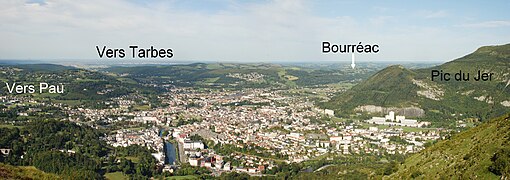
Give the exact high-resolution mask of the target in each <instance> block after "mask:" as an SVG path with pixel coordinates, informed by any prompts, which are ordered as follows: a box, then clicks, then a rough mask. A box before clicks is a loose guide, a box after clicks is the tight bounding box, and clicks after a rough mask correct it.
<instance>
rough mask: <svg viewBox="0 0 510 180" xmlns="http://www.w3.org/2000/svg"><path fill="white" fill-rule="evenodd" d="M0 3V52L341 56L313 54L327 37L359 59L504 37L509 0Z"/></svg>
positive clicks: (468, 47)
mask: <svg viewBox="0 0 510 180" xmlns="http://www.w3.org/2000/svg"><path fill="white" fill-rule="evenodd" d="M0 7H2V8H1V10H0V23H1V24H2V26H0V38H1V39H2V40H3V41H2V43H0V59H15V60H22V59H25V60H33V59H36V60H37V59H46V60H56V61H65V60H79V61H83V60H85V59H89V60H91V61H95V60H94V59H99V57H98V54H97V52H96V48H95V46H103V45H106V46H108V47H111V48H125V49H127V48H128V46H129V45H139V46H140V47H141V48H148V47H150V46H151V45H152V46H154V47H155V48H172V49H173V51H174V57H172V58H171V59H169V60H166V61H187V62H197V61H200V62H203V61H207V62H210V61H221V62H239V63H244V62H268V63H271V62H278V61H289V62H303V61H312V62H316V61H321V62H322V61H332V62H336V61H340V62H348V61H350V54H322V52H321V43H322V42H323V41H329V42H331V43H334V44H358V43H359V42H362V43H363V44H378V45H379V46H380V52H379V53H377V54H360V55H358V56H357V57H356V59H357V60H359V62H363V61H384V60H386V61H387V60H391V61H427V62H428V61H434V62H435V61H438V62H447V61H451V60H453V59H456V58H459V57H462V56H464V55H466V54H469V53H471V52H473V51H475V50H476V49H477V48H478V47H480V46H486V45H501V44H507V43H509V42H510V11H508V8H507V7H510V2H508V1H490V2H478V1H463V2H462V3H458V2H450V1H428V2H427V3H421V2H420V3H407V1H391V2H377V1H376V2H374V1H347V0H346V1H301V0H267V1H229V0H207V1H181V0H177V1H160V0H149V1H139V0H130V1H123V0H115V1H99V0H92V1H59V0H29V1H10V0H8V1H2V2H0ZM111 60H112V59H102V61H111ZM117 60H123V61H127V60H126V59H117ZM144 60H145V59H139V61H144Z"/></svg>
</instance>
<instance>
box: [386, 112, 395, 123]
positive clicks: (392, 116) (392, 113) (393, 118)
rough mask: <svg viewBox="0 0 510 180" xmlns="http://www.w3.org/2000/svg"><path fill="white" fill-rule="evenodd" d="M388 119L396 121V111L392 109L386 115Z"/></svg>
mask: <svg viewBox="0 0 510 180" xmlns="http://www.w3.org/2000/svg"><path fill="white" fill-rule="evenodd" d="M386 119H387V120H391V121H395V112H393V111H390V112H389V113H388V115H387V116H386Z"/></svg>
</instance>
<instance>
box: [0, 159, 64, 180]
mask: <svg viewBox="0 0 510 180" xmlns="http://www.w3.org/2000/svg"><path fill="white" fill-rule="evenodd" d="M0 179H48V180H50V179H51V180H53V179H61V178H60V177H59V176H57V175H55V174H51V173H45V172H43V171H41V170H38V169H37V168H35V167H17V166H11V165H7V164H2V163H0Z"/></svg>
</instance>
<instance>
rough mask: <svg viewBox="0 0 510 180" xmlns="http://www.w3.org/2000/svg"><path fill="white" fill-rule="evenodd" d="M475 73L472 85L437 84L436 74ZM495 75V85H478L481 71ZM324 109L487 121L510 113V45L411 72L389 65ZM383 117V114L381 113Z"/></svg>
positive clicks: (487, 47)
mask: <svg viewBox="0 0 510 180" xmlns="http://www.w3.org/2000/svg"><path fill="white" fill-rule="evenodd" d="M434 70H437V71H438V72H441V70H442V72H443V73H450V74H451V75H450V78H454V74H455V73H458V72H460V71H462V73H464V74H467V73H469V74H470V80H469V81H456V80H454V79H451V80H450V81H440V80H439V76H438V77H436V78H435V79H434V81H432V79H431V76H432V71H434ZM479 70H480V72H482V73H483V72H485V73H493V75H492V79H491V81H475V80H474V76H478V71H479ZM322 106H323V107H325V108H328V109H334V110H336V111H337V112H340V113H338V114H348V113H352V112H353V111H367V112H375V111H377V110H381V109H383V110H384V109H397V110H398V109H402V108H415V109H422V110H424V112H425V114H424V116H425V118H428V119H431V118H432V119H444V118H447V117H451V116H452V115H453V114H455V115H460V114H462V115H463V116H464V117H478V118H479V119H482V120H483V119H488V118H491V117H497V116H501V115H503V114H504V113H505V112H508V110H509V109H510V44H506V45H501V46H484V47H481V48H479V49H478V50H476V51H475V52H473V53H471V54H469V55H466V56H464V57H461V58H458V59H455V60H453V61H450V62H448V63H444V64H442V65H439V66H435V67H430V68H423V69H407V68H404V67H403V66H399V65H395V66H389V67H387V68H385V69H383V70H381V71H379V72H378V73H376V74H374V75H373V76H371V77H370V78H368V79H367V80H366V81H363V82H361V83H360V84H358V85H356V86H354V87H353V88H352V89H350V90H348V91H346V92H344V93H341V94H339V95H337V96H335V97H333V98H332V99H331V100H330V101H329V102H326V103H323V104H322ZM381 113H383V112H381Z"/></svg>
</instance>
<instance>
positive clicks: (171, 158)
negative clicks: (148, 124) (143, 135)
mask: <svg viewBox="0 0 510 180" xmlns="http://www.w3.org/2000/svg"><path fill="white" fill-rule="evenodd" d="M162 135H163V129H161V130H160V131H159V136H162ZM165 157H166V158H165V164H170V165H174V162H175V157H176V152H175V146H174V144H172V143H171V142H169V141H166V140H165Z"/></svg>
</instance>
